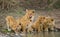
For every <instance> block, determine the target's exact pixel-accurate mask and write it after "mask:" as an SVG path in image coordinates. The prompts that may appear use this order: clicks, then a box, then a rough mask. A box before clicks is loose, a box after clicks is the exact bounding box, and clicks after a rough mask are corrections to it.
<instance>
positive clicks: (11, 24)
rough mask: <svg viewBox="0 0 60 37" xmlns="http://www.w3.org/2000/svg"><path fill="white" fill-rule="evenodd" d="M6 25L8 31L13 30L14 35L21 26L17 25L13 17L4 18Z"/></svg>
mask: <svg viewBox="0 0 60 37" xmlns="http://www.w3.org/2000/svg"><path fill="white" fill-rule="evenodd" d="M6 24H7V29H8V31H10V30H13V31H14V32H15V33H18V32H19V31H20V29H21V26H20V25H19V24H18V23H17V21H16V20H15V19H14V18H13V16H7V17H6Z"/></svg>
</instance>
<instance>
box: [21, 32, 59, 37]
mask: <svg viewBox="0 0 60 37" xmlns="http://www.w3.org/2000/svg"><path fill="white" fill-rule="evenodd" d="M22 37H60V32H41V33H31V34H26V35H25V36H22Z"/></svg>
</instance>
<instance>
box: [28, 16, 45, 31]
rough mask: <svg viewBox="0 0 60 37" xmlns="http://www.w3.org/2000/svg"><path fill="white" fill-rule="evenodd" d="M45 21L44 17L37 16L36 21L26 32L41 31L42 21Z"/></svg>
mask: <svg viewBox="0 0 60 37" xmlns="http://www.w3.org/2000/svg"><path fill="white" fill-rule="evenodd" d="M44 19H45V17H44V16H38V18H37V20H36V21H35V22H34V23H33V24H32V25H31V27H29V28H28V32H29V31H30V32H33V31H37V32H40V31H43V20H44Z"/></svg>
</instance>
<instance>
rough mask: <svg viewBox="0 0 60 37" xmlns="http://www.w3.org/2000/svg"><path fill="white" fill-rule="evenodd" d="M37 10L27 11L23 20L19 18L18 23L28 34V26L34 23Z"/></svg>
mask: <svg viewBox="0 0 60 37" xmlns="http://www.w3.org/2000/svg"><path fill="white" fill-rule="evenodd" d="M34 15H35V10H28V9H26V14H25V15H24V16H23V17H22V18H18V20H17V22H18V23H19V25H21V27H22V31H23V32H26V29H27V26H28V25H29V24H30V23H31V22H32V21H33V19H34Z"/></svg>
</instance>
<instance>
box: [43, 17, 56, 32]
mask: <svg viewBox="0 0 60 37" xmlns="http://www.w3.org/2000/svg"><path fill="white" fill-rule="evenodd" d="M43 23H44V24H43V28H44V31H48V29H50V30H54V27H55V19H53V18H51V17H46V19H45V20H44V22H43Z"/></svg>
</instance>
